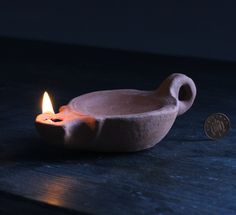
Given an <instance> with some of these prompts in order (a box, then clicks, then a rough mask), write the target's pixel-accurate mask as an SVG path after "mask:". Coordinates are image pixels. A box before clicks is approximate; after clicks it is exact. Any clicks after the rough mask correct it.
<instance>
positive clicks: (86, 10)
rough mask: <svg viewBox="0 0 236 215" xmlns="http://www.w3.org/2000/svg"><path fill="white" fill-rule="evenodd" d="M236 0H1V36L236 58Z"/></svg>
mask: <svg viewBox="0 0 236 215" xmlns="http://www.w3.org/2000/svg"><path fill="white" fill-rule="evenodd" d="M235 9H236V2H235V1H233V0H229V1H209V0H206V1H187V0H184V1H177V0H166V1H157V0H151V1H134V0H132V1H126V0H119V1H117V0H113V1H104V0H102V1H96V0H88V1H75V0H74V1H56V0H52V1H29V0H28V1H27V0H24V1H1V4H0V36H10V37H17V38H26V39H34V40H45V41H54V42H63V43H70V44H79V45H88V46H99V47H111V48H119V49H126V50H136V51H142V52H151V53H158V54H167V55H177V56H179V55H181V56H194V57H204V58H213V59H220V60H230V61H235V60H236V42H235V38H236V28H235V20H236V13H235Z"/></svg>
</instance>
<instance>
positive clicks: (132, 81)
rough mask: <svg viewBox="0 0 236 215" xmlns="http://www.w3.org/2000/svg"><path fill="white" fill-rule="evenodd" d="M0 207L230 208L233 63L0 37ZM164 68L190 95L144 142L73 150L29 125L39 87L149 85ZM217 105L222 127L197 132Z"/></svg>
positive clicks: (234, 156) (58, 93)
mask: <svg viewBox="0 0 236 215" xmlns="http://www.w3.org/2000/svg"><path fill="white" fill-rule="evenodd" d="M0 48H1V51H0V54H1V58H0V71H1V80H0V95H1V102H0V113H1V115H0V128H1V129H0V213H1V214H15V213H16V211H18V212H19V211H20V212H22V214H27V213H28V214H74V213H77V212H78V213H82V212H83V213H88V214H236V182H235V181H236V180H235V179H236V144H235V141H236V135H235V133H236V131H235V127H234V125H235V121H236V114H235V113H236V102H235V99H236V97H235V95H236V86H235V84H236V83H235V77H236V76H235V75H234V72H235V71H236V64H234V63H230V62H228V63H227V62H217V61H206V60H201V59H186V58H174V57H163V56H155V55H145V54H138V53H128V52H122V51H114V50H103V49H94V48H88V47H87V48H86V47H73V46H65V45H60V44H47V43H40V42H27V41H18V40H17V41H16V40H8V39H1V40H0ZM173 72H181V73H185V74H187V75H189V76H191V77H192V78H193V79H194V81H195V82H196V85H197V88H198V95H197V99H196V102H195V104H194V106H193V108H192V109H191V110H190V111H189V112H187V113H186V114H185V115H183V116H181V117H179V118H178V119H177V120H176V122H175V124H174V126H173V128H172V129H171V131H170V132H169V134H168V135H167V137H166V138H165V139H164V140H163V141H162V142H160V143H159V144H158V145H156V146H155V147H154V148H152V149H150V150H146V151H143V152H138V153H126V154H120V153H119V154H101V153H89V152H86V153H85V152H83V153H77V152H72V151H65V150H62V149H58V148H53V147H51V146H48V145H47V144H45V143H44V142H43V141H42V140H41V139H40V138H39V136H38V135H37V133H36V131H35V128H34V117H35V116H36V115H37V114H38V113H40V111H41V110H40V99H41V98H40V97H41V96H42V94H43V91H44V90H45V89H47V90H48V91H49V92H50V93H51V95H52V97H53V98H54V99H55V106H56V108H58V107H59V106H60V105H63V104H66V103H67V102H68V101H69V100H70V99H71V98H73V97H75V96H78V95H81V94H83V93H86V92H90V91H94V90H101V89H115V88H137V89H147V90H151V89H155V88H157V87H158V86H159V84H160V83H161V81H162V80H163V79H164V78H165V77H166V76H168V75H169V74H171V73H173ZM212 112H223V113H226V114H227V115H228V116H229V117H230V119H231V122H232V129H231V130H230V132H229V134H228V135H227V136H226V137H225V138H224V139H221V140H218V141H211V140H209V139H207V138H206V137H205V135H204V132H203V123H204V120H205V118H206V117H207V116H208V115H209V114H211V113H212Z"/></svg>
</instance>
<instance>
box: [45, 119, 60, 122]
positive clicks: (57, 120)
mask: <svg viewBox="0 0 236 215" xmlns="http://www.w3.org/2000/svg"><path fill="white" fill-rule="evenodd" d="M45 120H46V121H51V122H61V121H62V119H59V118H46V119H45Z"/></svg>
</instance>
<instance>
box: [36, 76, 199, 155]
mask: <svg viewBox="0 0 236 215" xmlns="http://www.w3.org/2000/svg"><path fill="white" fill-rule="evenodd" d="M195 96H196V87H195V84H194V82H193V81H192V79H190V78H189V77H187V76H185V75H183V74H172V75H170V76H169V77H168V78H167V79H166V80H165V81H164V82H163V83H162V84H161V85H160V87H159V88H158V89H157V90H154V91H141V90H134V89H121V90H106V91H97V92H92V93H88V94H84V95H81V96H79V97H76V98H74V99H72V100H71V101H70V102H69V104H68V105H66V106H63V107H61V108H60V110H59V113H57V114H54V113H43V114H41V115H39V116H37V118H36V127H37V129H38V131H39V133H40V135H41V136H42V137H43V138H44V139H46V140H47V141H48V142H50V143H56V144H61V145H65V146H66V147H69V148H73V149H78V150H88V151H100V152H132V151H140V150H143V149H147V148H151V147H153V146H154V145H155V144H157V143H158V142H159V141H160V140H162V139H163V138H164V137H165V136H166V134H167V133H168V131H169V130H170V128H171V127H172V125H173V123H174V121H175V119H176V117H177V116H178V115H181V114H183V113H185V112H186V111H187V110H188V109H189V108H190V107H191V106H192V104H193V102H194V99H195Z"/></svg>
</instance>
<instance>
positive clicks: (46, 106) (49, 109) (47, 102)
mask: <svg viewBox="0 0 236 215" xmlns="http://www.w3.org/2000/svg"><path fill="white" fill-rule="evenodd" d="M42 113H49V114H55V112H54V110H53V106H52V102H51V99H50V97H49V95H48V93H47V92H46V91H45V92H44V94H43V102H42ZM46 120H47V121H49V122H52V120H51V119H46Z"/></svg>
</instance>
